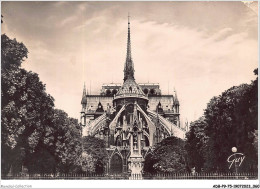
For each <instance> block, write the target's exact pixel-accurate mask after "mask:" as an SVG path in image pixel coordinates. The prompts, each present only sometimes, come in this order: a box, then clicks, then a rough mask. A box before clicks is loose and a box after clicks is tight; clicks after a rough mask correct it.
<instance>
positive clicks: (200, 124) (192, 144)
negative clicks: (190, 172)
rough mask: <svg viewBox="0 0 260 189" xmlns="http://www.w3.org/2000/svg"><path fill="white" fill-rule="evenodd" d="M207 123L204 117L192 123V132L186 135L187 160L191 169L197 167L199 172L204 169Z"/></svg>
mask: <svg viewBox="0 0 260 189" xmlns="http://www.w3.org/2000/svg"><path fill="white" fill-rule="evenodd" d="M205 127H206V122H205V118H204V117H200V118H199V119H198V120H197V121H194V122H191V123H190V130H189V132H187V133H186V138H187V140H186V145H185V149H186V151H187V154H188V155H187V157H188V158H187V159H188V164H189V168H190V169H191V168H193V167H195V170H196V171H197V172H200V171H201V169H202V168H203V165H204V162H205V157H204V156H203V153H204V148H205V145H206V142H207V136H206V135H205Z"/></svg>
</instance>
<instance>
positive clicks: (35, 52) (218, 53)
mask: <svg viewBox="0 0 260 189" xmlns="http://www.w3.org/2000/svg"><path fill="white" fill-rule="evenodd" d="M257 8H258V4H257V2H252V3H248V2H247V3H244V2H239V1H237V2H234V1H232V2H206V1H205V2H2V10H1V11H2V15H3V16H4V18H3V21H4V23H3V24H2V25H1V26H2V27H1V32H2V34H3V33H6V34H7V36H9V37H10V38H16V39H17V41H19V42H23V43H24V44H25V46H26V47H27V48H28V50H29V54H28V59H26V60H25V62H24V63H23V64H22V67H23V68H25V69H26V70H28V71H33V72H36V73H38V74H39V77H40V79H41V81H42V82H43V83H44V84H46V91H47V92H48V93H49V94H51V95H52V96H53V97H54V99H55V106H56V108H59V109H62V110H64V111H65V112H67V113H68V115H69V116H71V117H74V118H79V117H80V110H81V104H80V102H81V98H82V91H83V85H84V82H86V87H87V88H88V90H89V92H90V90H91V94H99V93H100V89H101V86H102V84H103V83H112V82H113V83H122V82H123V68H124V63H125V58H126V42H127V16H128V12H129V13H130V16H131V17H130V20H131V45H132V57H133V62H134V66H135V79H136V81H137V82H138V83H145V82H148V81H149V82H150V83H159V84H160V88H161V90H162V93H164V94H168V91H169V94H173V91H174V88H175V89H176V91H177V95H178V98H179V101H180V113H181V120H182V121H183V120H186V119H187V120H188V121H189V122H190V121H194V120H196V119H197V118H199V117H200V116H202V115H203V112H204V109H205V108H206V106H207V103H208V102H209V100H210V99H211V98H212V97H213V96H218V95H220V94H221V93H222V92H224V91H225V90H227V89H229V88H230V87H232V86H236V85H240V84H242V83H251V80H254V79H255V78H256V77H255V75H254V74H253V70H254V69H255V68H257V67H258V15H257V14H258V11H257Z"/></svg>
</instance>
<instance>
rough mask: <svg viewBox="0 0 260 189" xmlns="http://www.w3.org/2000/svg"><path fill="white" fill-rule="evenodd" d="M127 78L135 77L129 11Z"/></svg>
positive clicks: (125, 74)
mask: <svg viewBox="0 0 260 189" xmlns="http://www.w3.org/2000/svg"><path fill="white" fill-rule="evenodd" d="M127 79H133V80H135V78H134V63H133V61H132V56H131V36H130V15H129V13H128V34H127V53H126V62H125V68H124V81H126V80H127Z"/></svg>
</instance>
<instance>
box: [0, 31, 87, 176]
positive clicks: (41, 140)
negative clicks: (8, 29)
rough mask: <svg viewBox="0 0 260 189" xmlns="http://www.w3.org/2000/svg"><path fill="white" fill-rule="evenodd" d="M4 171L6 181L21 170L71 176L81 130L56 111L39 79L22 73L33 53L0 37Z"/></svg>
mask: <svg viewBox="0 0 260 189" xmlns="http://www.w3.org/2000/svg"><path fill="white" fill-rule="evenodd" d="M1 38H2V44H1V47H2V49H1V56H2V61H1V64H2V67H1V80H2V83H1V85H2V90H1V97H2V103H1V114H2V116H1V127H2V132H1V148H2V155H1V165H2V170H1V172H2V174H3V175H6V174H7V173H8V172H9V170H10V168H11V167H12V172H13V173H19V172H20V171H21V167H22V165H25V166H27V167H28V170H29V172H36V173H39V172H54V173H55V172H57V171H58V172H65V173H67V172H69V171H70V172H72V171H76V170H77V167H78V166H79V165H78V164H79V163H78V162H80V159H79V158H80V157H81V153H82V150H81V128H80V126H79V124H78V122H77V120H76V119H73V118H69V117H68V115H67V114H66V113H65V112H63V111H62V110H55V109H54V99H53V97H52V96H50V95H49V94H47V93H46V90H45V85H44V84H43V83H42V82H41V81H40V79H39V76H38V74H36V73H33V72H28V71H26V70H24V69H22V68H21V67H20V66H21V63H22V62H23V61H24V58H27V54H28V50H27V48H26V47H25V46H24V44H23V43H19V42H17V41H16V40H15V39H13V40H12V39H10V38H8V37H7V36H6V35H5V34H3V35H2V36H1Z"/></svg>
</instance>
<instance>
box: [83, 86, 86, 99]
mask: <svg viewBox="0 0 260 189" xmlns="http://www.w3.org/2000/svg"><path fill="white" fill-rule="evenodd" d="M84 96H86V84H85V82H84V87H83V94H82V97H84Z"/></svg>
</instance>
